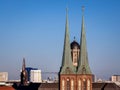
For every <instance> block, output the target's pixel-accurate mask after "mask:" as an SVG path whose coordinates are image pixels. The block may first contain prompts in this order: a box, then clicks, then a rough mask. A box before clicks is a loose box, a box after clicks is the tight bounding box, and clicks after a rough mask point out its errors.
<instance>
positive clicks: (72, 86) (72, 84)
mask: <svg viewBox="0 0 120 90" xmlns="http://www.w3.org/2000/svg"><path fill="white" fill-rule="evenodd" d="M71 90H74V80H73V79H72V80H71Z"/></svg>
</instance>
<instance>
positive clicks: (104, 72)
mask: <svg viewBox="0 0 120 90" xmlns="http://www.w3.org/2000/svg"><path fill="white" fill-rule="evenodd" d="M83 5H84V6H85V12H84V16H85V29H86V37H87V50H88V57H89V63H90V67H91V70H92V72H93V73H94V74H95V75H96V76H97V77H98V78H102V79H108V78H109V77H110V76H111V75H113V74H120V70H119V68H120V65H119V64H120V0H114V1H113V0H0V71H1V72H2V71H6V72H8V73H9V79H19V73H20V69H21V67H22V59H23V57H25V58H26V66H29V67H34V68H39V69H41V70H42V71H52V72H58V71H59V68H60V65H61V61H62V52H63V40H64V32H65V19H66V7H69V29H70V30H69V31H70V40H71V42H72V40H73V37H74V36H75V37H76V40H77V41H78V42H80V32H81V18H82V17H81V16H82V11H81V7H82V6H83Z"/></svg>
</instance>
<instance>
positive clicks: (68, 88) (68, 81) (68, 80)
mask: <svg viewBox="0 0 120 90" xmlns="http://www.w3.org/2000/svg"><path fill="white" fill-rule="evenodd" d="M67 90H70V79H69V78H67Z"/></svg>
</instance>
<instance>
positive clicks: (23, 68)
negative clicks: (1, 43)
mask: <svg viewBox="0 0 120 90" xmlns="http://www.w3.org/2000/svg"><path fill="white" fill-rule="evenodd" d="M25 67H26V65H25V58H23V64H22V71H25Z"/></svg>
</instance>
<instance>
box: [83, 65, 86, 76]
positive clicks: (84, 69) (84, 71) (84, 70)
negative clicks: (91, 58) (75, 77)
mask: <svg viewBox="0 0 120 90" xmlns="http://www.w3.org/2000/svg"><path fill="white" fill-rule="evenodd" d="M82 73H83V74H85V73H86V68H85V66H83V68H82Z"/></svg>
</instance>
